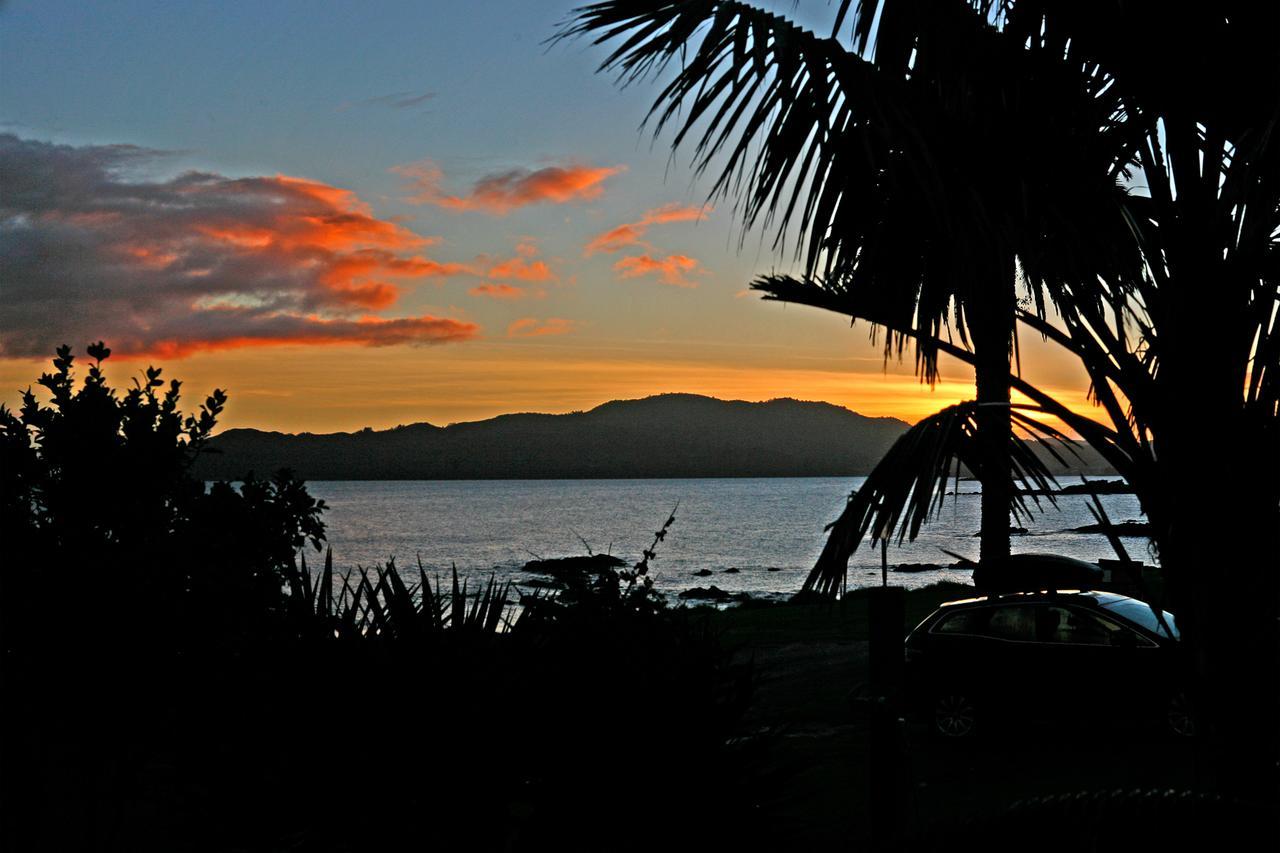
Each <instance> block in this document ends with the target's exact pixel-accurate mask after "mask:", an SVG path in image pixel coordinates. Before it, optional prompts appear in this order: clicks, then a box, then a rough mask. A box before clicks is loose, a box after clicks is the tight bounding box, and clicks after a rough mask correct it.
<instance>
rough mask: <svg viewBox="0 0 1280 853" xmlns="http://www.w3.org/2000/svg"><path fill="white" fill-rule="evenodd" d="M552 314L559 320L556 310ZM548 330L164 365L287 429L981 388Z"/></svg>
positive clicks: (939, 397)
mask: <svg viewBox="0 0 1280 853" xmlns="http://www.w3.org/2000/svg"><path fill="white" fill-rule="evenodd" d="M545 322H546V323H550V324H551V326H550V328H555V324H554V323H553V322H552V321H550V320H548V321H545ZM531 328H535V329H537V328H542V327H541V326H531ZM543 334H550V333H549V332H548V333H543ZM544 340H545V339H543V338H532V339H529V340H516V341H510V342H505V341H502V342H500V341H476V342H472V343H469V344H467V345H465V346H461V347H449V348H432V349H430V350H425V349H422V348H413V347H405V346H397V347H387V348H377V349H370V348H365V347H325V348H323V350H317V349H312V348H306V347H299V346H283V347H280V348H277V349H274V350H273V351H270V352H264V351H261V350H238V351H234V350H233V351H227V352H220V353H216V354H199V355H194V356H192V357H190V358H187V359H181V360H173V361H167V362H159V364H160V366H162V367H163V368H164V369H165V376H166V378H177V379H181V380H183V383H184V384H183V389H184V392H185V398H184V401H183V405H184V408H185V409H187V410H191V409H194V408H196V407H197V406H198V404H199V403H200V402H201V401H202V400H203V399H204V397H205V396H206V395H207V394H208V393H209V391H210V390H212V389H213V388H214V387H221V388H224V389H226V390H227V391H228V393H229V395H230V403H229V405H228V406H227V410H226V412H225V414H224V416H223V418H222V423H221V427H222V428H223V429H228V428H233V427H256V428H259V429H267V430H280V431H283V432H335V431H352V430H357V429H361V428H363V427H365V426H370V427H373V428H375V429H384V428H388V427H392V426H396V425H398V424H407V423H415V422H422V421H426V422H430V423H433V424H437V425H444V424H448V423H454V422H459V421H470V420H480V419H484V418H488V417H493V416H495V415H499V414H506V413H510V412H547V413H563V412H570V411H575V410H585V409H590V408H593V407H595V406H597V405H599V404H601V403H604V402H607V401H609V400H615V399H633V398H638V397H646V396H650V395H653V394H664V393H691V394H704V395H707V396H712V397H719V398H722V399H736V400H750V401H762V400H769V399H774V398H778V397H793V398H797V399H802V400H821V401H825V402H829V403H833V404H835V405H838V406H844V407H846V408H848V409H851V410H853V411H856V412H858V413H860V414H863V415H867V416H870V417H882V416H883V417H896V418H900V419H902V420H905V421H908V422H914V421H916V420H919V419H920V418H922V417H924V416H926V415H929V414H932V413H933V412H936V411H937V410H939V409H941V408H943V407H945V406H948V405H951V404H953V403H957V402H959V401H961V400H967V399H972V397H973V385H972V380H971V378H970V375H969V374H968V372H967V371H966V370H965V368H964V367H963V366H960V365H957V364H955V363H950V364H944V371H943V373H944V379H943V381H941V382H939V383H938V384H937V385H936V386H935V387H933V388H932V389H930V388H929V387H928V386H927V385H923V384H921V383H920V382H919V380H918V379H916V377H915V376H914V375H912V374H911V372H910V369H909V366H905V365H897V364H894V365H891V366H890V369H889V370H888V371H885V370H883V369H882V367H881V365H880V363H879V361H878V360H877V359H876V358H853V359H849V358H846V359H816V358H810V359H807V360H806V359H797V360H793V361H792V363H787V364H783V365H781V366H768V365H767V364H762V363H760V361H759V360H758V359H757V360H754V363H753V360H752V359H749V358H743V359H741V360H740V361H737V362H736V363H735V362H734V361H733V360H731V359H732V358H733V355H734V354H719V355H720V357H719V358H716V359H714V360H712V359H710V358H705V357H704V358H700V359H695V358H688V357H687V356H686V357H684V358H661V357H657V356H655V355H653V354H651V353H649V354H647V353H646V352H645V351H644V348H619V349H620V351H617V352H608V351H604V352H602V351H599V350H593V349H592V348H581V347H576V346H571V345H568V344H557V343H556V342H554V341H552V342H544ZM726 356H728V358H726ZM806 361H807V362H812V363H814V364H815V366H807V364H806ZM82 363H83V362H81V364H82ZM145 363H146V361H144V360H137V359H119V358H116V357H114V356H113V357H112V358H111V360H110V361H108V362H107V368H108V376H109V379H110V381H111V382H112V383H113V384H115V385H116V386H117V387H119V386H123V385H127V384H128V382H129V379H130V377H132V376H133V375H136V374H137V372H138V371H139V370H140V369H141V368H142V367H143V366H144V365H145ZM47 369H48V362H47V361H39V362H37V361H30V360H9V361H0V401H2V402H5V403H7V404H9V405H10V406H13V405H14V404H16V403H17V402H18V400H19V393H20V389H23V388H25V387H27V386H28V385H33V384H34V381H35V379H36V378H37V377H38V375H39V374H40V373H41V372H42V371H45V370H47ZM1042 387H1043V386H1042ZM1044 390H1046V391H1047V392H1048V393H1050V394H1052V395H1053V396H1055V397H1056V398H1057V399H1059V400H1061V401H1062V402H1064V403H1066V404H1067V405H1069V406H1070V407H1071V408H1072V409H1073V410H1075V411H1079V412H1081V413H1084V414H1087V415H1089V416H1091V417H1094V418H1098V417H1100V415H1099V412H1098V410H1097V409H1096V408H1095V407H1093V406H1092V405H1091V404H1090V403H1089V402H1088V401H1087V400H1086V399H1085V395H1084V392H1083V390H1076V389H1073V388H1071V387H1069V386H1061V387H1044ZM1049 422H1050V423H1053V424H1054V425H1055V426H1058V427H1060V428H1061V426H1062V425H1061V424H1060V423H1058V422H1056V421H1053V420H1050V421H1049Z"/></svg>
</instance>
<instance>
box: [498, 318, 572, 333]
mask: <svg viewBox="0 0 1280 853" xmlns="http://www.w3.org/2000/svg"><path fill="white" fill-rule="evenodd" d="M575 325H576V324H575V323H574V321H573V320H566V319H564V318H563V317H548V318H547V319H546V320H539V319H538V318H536V317H521V318H520V319H519V320H516V321H515V322H514V323H512V324H511V325H510V326H507V337H509V338H539V337H543V336H544V335H565V334H568V333H569V332H571V331H573V329H574V326H575Z"/></svg>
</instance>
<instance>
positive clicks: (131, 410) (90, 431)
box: [0, 342, 325, 652]
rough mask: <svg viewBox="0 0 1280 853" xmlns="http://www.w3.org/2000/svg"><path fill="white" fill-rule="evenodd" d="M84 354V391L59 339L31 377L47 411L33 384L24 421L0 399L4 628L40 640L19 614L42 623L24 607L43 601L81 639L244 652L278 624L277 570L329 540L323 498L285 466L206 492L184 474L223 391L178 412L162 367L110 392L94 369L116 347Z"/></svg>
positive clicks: (173, 386) (174, 390) (280, 584)
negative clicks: (49, 362)
mask: <svg viewBox="0 0 1280 853" xmlns="http://www.w3.org/2000/svg"><path fill="white" fill-rule="evenodd" d="M88 353H89V356H90V358H91V359H93V362H92V363H91V365H90V367H89V370H88V372H87V375H86V376H85V378H84V381H83V383H82V384H81V385H80V386H79V387H78V388H77V387H76V380H75V376H74V374H73V372H72V368H73V365H74V361H75V358H74V356H73V355H72V354H71V349H70V347H67V346H62V347H59V348H58V351H57V357H56V358H55V359H54V360H53V367H54V369H53V372H51V373H45V374H44V375H42V376H41V377H40V379H39V384H40V385H42V386H44V388H45V389H47V390H48V392H49V396H50V401H49V403H48V405H42V404H41V402H40V401H39V400H38V399H37V397H36V394H35V393H34V392H33V391H31V390H30V389H28V391H27V392H26V393H25V394H24V396H23V402H22V406H21V408H20V410H19V411H18V412H13V411H10V410H8V409H7V408H5V407H3V406H0V536H2V537H3V539H4V541H5V543H6V549H7V550H8V554H9V556H8V558H7V559H6V561H5V565H6V569H5V571H4V585H5V592H6V596H5V599H6V605H5V609H6V613H5V616H6V620H5V621H6V625H7V628H6V630H9V631H12V632H13V633H14V634H15V635H16V636H17V637H22V636H24V635H25V636H32V635H33V634H32V633H28V631H30V632H39V626H38V625H34V624H28V623H27V622H26V620H25V618H24V616H25V617H30V618H35V619H38V620H40V622H41V623H45V622H47V614H44V613H40V612H39V610H40V608H27V607H25V603H29V602H47V601H57V602H58V603H59V607H60V610H61V612H62V613H63V614H64V616H65V617H66V618H64V619H63V621H62V626H61V627H62V629H63V635H64V636H65V637H67V639H69V640H71V641H72V642H73V643H74V644H75V645H77V646H78V645H79V644H80V639H81V637H82V636H89V635H92V636H94V637H95V644H101V643H106V644H107V645H108V646H119V645H122V644H123V645H126V646H135V645H136V646H138V647H141V648H154V647H155V646H156V643H155V642H154V639H155V637H156V634H157V631H158V630H160V631H162V632H163V633H164V635H165V638H166V640H167V643H166V644H165V645H166V647H167V648H169V649H170V650H174V649H189V648H193V647H200V646H207V645H211V644H213V645H217V644H224V645H226V644H230V645H243V644H244V643H246V642H249V641H251V640H252V638H253V637H255V636H258V635H262V634H269V633H271V632H273V631H276V630H279V628H280V621H279V618H278V617H279V616H280V615H281V614H282V613H283V608H284V602H285V597H284V583H285V581H286V579H287V574H286V572H287V569H288V567H289V565H290V563H291V561H292V560H293V557H294V554H295V553H296V551H297V549H298V548H300V547H302V546H303V544H304V543H306V542H308V541H309V542H310V543H312V544H313V545H314V546H315V547H317V548H318V547H319V545H320V542H321V541H322V540H323V538H324V523H323V521H321V519H320V515H321V513H322V512H323V511H324V509H325V506H324V503H323V502H322V501H317V500H314V499H312V498H311V497H310V495H308V494H307V491H306V488H305V486H304V485H303V484H302V483H301V482H300V481H298V480H296V479H294V478H293V477H292V476H291V475H290V474H289V473H288V472H287V471H281V472H280V473H278V474H276V475H275V476H274V477H273V478H272V479H270V480H258V479H255V478H254V477H253V476H252V474H250V475H248V476H246V478H245V480H244V482H243V483H242V484H241V485H240V486H239V488H238V489H237V488H236V487H234V486H232V485H230V484H228V483H216V484H214V485H213V486H212V487H211V488H206V486H205V484H204V483H203V482H201V481H199V480H196V479H194V478H193V477H192V476H191V475H190V467H191V464H192V462H193V461H194V460H195V458H196V457H197V455H198V454H200V452H201V451H202V450H203V449H204V446H205V444H206V443H207V441H208V439H209V437H210V434H211V433H212V431H213V429H214V426H215V425H216V423H217V419H218V416H219V415H220V414H221V413H222V410H223V407H224V406H225V404H226V400H227V398H226V395H225V394H224V393H223V392H222V391H220V390H215V391H214V392H213V393H212V394H211V395H210V396H209V397H208V398H207V399H206V400H205V402H204V404H203V405H202V406H200V410H199V412H198V414H192V415H184V414H183V413H182V412H181V411H180V410H179V408H178V404H179V398H180V391H181V383H180V382H178V381H177V380H172V381H170V382H168V383H167V385H166V383H165V381H164V380H163V379H162V378H161V371H160V369H159V368H155V367H149V368H147V369H146V370H145V371H144V372H143V374H142V376H141V377H140V378H139V379H135V380H134V384H133V387H132V388H130V389H129V390H128V391H127V392H126V393H124V394H119V393H118V392H117V391H116V390H114V389H113V388H111V387H110V386H109V385H108V384H107V381H106V377H105V376H104V374H103V370H102V363H103V361H105V360H106V359H107V357H108V356H109V355H110V350H109V349H107V347H106V346H104V345H103V344H102V343H101V342H99V343H97V344H92V345H90V346H89V347H88ZM15 598H16V599H17V601H15V600H14V599H15ZM19 602H22V603H23V606H15V607H14V608H12V609H11V608H10V607H9V604H11V603H12V604H14V605H18V604H19ZM11 610H12V611H13V612H10V611H11ZM10 619H13V620H16V621H10ZM44 639H45V638H42V642H43V641H44ZM131 641H136V642H131ZM19 645H21V643H19ZM139 650H140V648H135V649H134V651H135V652H137V651H139Z"/></svg>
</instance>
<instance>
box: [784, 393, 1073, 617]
mask: <svg viewBox="0 0 1280 853" xmlns="http://www.w3.org/2000/svg"><path fill="white" fill-rule="evenodd" d="M979 405H980V404H978V403H975V402H972V401H970V402H965V403H958V404H956V405H954V406H948V407H947V408H945V409H943V410H942V411H940V412H937V413H936V414H933V415H930V416H929V417H927V418H924V419H922V420H921V421H920V422H919V423H917V424H916V425H915V426H913V427H911V429H909V430H907V432H906V433H904V434H903V435H902V436H901V437H900V438H899V439H898V440H897V441H896V442H894V444H893V446H892V447H891V448H890V449H889V452H888V453H886V454H885V456H884V458H883V459H881V460H880V462H879V463H877V465H876V467H875V468H874V469H872V471H871V474H870V475H869V476H868V477H867V480H866V482H865V483H864V484H863V486H862V488H860V489H858V490H857V491H855V492H854V493H853V494H851V495H850V496H849V501H848V503H847V504H846V506H845V509H844V512H843V513H841V515H840V517H839V518H838V519H836V520H835V521H834V522H832V523H831V524H829V525H827V528H826V529H827V532H828V536H827V542H826V545H824V546H823V549H822V553H821V554H820V555H819V557H818V560H817V562H816V563H815V564H814V567H813V569H812V570H811V571H810V572H809V576H808V577H807V578H806V579H805V582H804V589H805V590H810V591H814V592H818V593H820V594H823V595H831V596H834V595H835V594H836V592H837V591H838V590H839V589H840V588H841V586H842V584H843V582H844V579H845V576H846V574H847V572H848V569H849V558H850V557H851V556H852V555H853V553H854V551H856V550H857V548H858V545H859V544H860V543H861V542H862V540H863V539H864V538H866V537H867V536H868V535H869V536H870V537H871V541H872V543H877V542H881V541H890V540H892V539H893V538H894V537H895V536H896V538H897V540H898V542H899V544H900V543H902V542H903V541H906V540H908V539H910V540H914V539H915V538H916V537H917V536H918V535H919V533H920V528H921V527H922V526H923V525H924V524H926V523H927V522H928V521H929V520H930V519H931V518H933V517H934V516H935V515H936V514H937V513H938V512H939V511H940V510H941V509H942V507H943V505H944V503H945V501H946V494H947V483H948V480H951V479H954V480H956V481H958V480H959V477H960V471H961V468H962V467H964V468H967V469H968V470H969V471H971V472H973V473H974V474H975V475H976V476H979V477H980V476H981V472H982V464H983V463H982V454H981V453H980V452H979V450H978V444H977V429H978V424H977V416H978V409H979ZM1011 409H1012V411H1011V412H1010V417H1011V419H1012V421H1013V424H1014V426H1015V427H1017V428H1020V429H1021V430H1023V431H1025V432H1028V433H1032V434H1035V435H1039V436H1041V437H1042V439H1043V442H1042V445H1041V446H1042V447H1044V448H1045V449H1046V450H1047V452H1048V453H1049V454H1050V455H1051V456H1053V457H1054V458H1055V459H1057V460H1058V461H1059V462H1062V461H1064V460H1063V457H1062V456H1061V455H1060V454H1059V453H1058V452H1057V450H1056V449H1055V448H1054V447H1053V446H1052V444H1051V443H1056V444H1058V445H1059V446H1060V447H1062V448H1063V449H1064V451H1065V452H1068V453H1075V450H1074V448H1073V446H1072V442H1071V440H1070V439H1069V438H1068V437H1067V436H1066V435H1064V434H1063V433H1061V432H1060V431H1058V430H1056V429H1054V428H1052V427H1049V426H1047V425H1045V424H1043V423H1040V422H1039V421H1037V420H1036V419H1035V418H1033V417H1032V416H1031V415H1030V414H1029V413H1030V412H1039V411H1041V409H1040V408H1039V407H1037V406H1013V407H1011ZM1008 453H1009V459H1010V467H1011V469H1012V472H1013V478H1014V480H1015V482H1018V483H1021V484H1022V488H1021V489H1015V490H1014V491H1013V493H1012V495H1011V498H1010V506H1009V509H1010V511H1011V512H1012V513H1013V515H1014V517H1015V518H1018V519H1022V518H1027V517H1029V516H1030V515H1031V513H1032V512H1033V506H1034V507H1035V509H1039V508H1040V501H1039V497H1038V495H1040V494H1044V495H1047V499H1048V500H1049V502H1050V503H1053V501H1054V499H1053V497H1052V494H1051V492H1052V491H1053V489H1054V488H1055V487H1056V485H1057V481H1056V480H1055V479H1054V477H1053V474H1052V473H1050V471H1049V468H1048V466H1047V465H1046V464H1045V462H1044V460H1043V459H1042V458H1041V457H1040V456H1039V455H1038V454H1037V453H1036V451H1035V448H1034V447H1033V446H1032V445H1031V444H1030V443H1029V442H1028V441H1027V440H1025V439H1024V438H1022V437H1021V436H1020V435H1019V434H1018V433H1017V432H1016V431H1011V432H1010V434H1009V443H1008Z"/></svg>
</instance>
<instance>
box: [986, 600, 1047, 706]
mask: <svg viewBox="0 0 1280 853" xmlns="http://www.w3.org/2000/svg"><path fill="white" fill-rule="evenodd" d="M1035 626H1036V621H1035V608H1034V607H1033V606H1032V605H1030V604H1026V603H1023V602H1009V603H1002V604H999V605H996V606H994V607H992V608H991V615H990V617H989V618H988V619H987V623H986V627H985V630H984V632H983V634H984V637H985V640H986V643H985V648H986V655H985V656H984V661H983V663H984V665H985V666H986V667H987V670H986V675H987V678H986V685H987V688H988V689H987V693H988V695H989V697H990V698H991V699H994V700H996V702H997V703H998V705H999V707H1000V708H1001V711H1002V713H1006V714H1012V715H1015V716H1021V717H1025V716H1027V715H1028V714H1030V713H1033V712H1034V709H1035V708H1036V707H1037V697H1038V695H1039V694H1040V692H1041V691H1042V689H1043V685H1042V681H1043V673H1042V672H1041V671H1040V669H1039V668H1038V666H1037V664H1036V660H1035V655H1034V654H1033V651H1034V646H1035Z"/></svg>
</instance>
